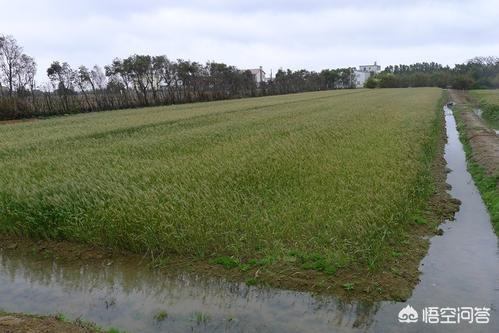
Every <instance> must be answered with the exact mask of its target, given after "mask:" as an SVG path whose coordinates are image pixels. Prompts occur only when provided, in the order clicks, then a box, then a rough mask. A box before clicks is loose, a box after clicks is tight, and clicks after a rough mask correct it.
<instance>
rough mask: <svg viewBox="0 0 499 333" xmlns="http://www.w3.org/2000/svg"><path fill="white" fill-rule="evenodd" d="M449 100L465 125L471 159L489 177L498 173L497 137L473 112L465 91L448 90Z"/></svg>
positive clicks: (470, 100) (471, 102)
mask: <svg viewBox="0 0 499 333" xmlns="http://www.w3.org/2000/svg"><path fill="white" fill-rule="evenodd" d="M449 97H450V99H451V100H452V101H453V102H455V103H456V106H457V110H458V111H459V114H460V118H461V120H462V122H463V123H464V125H465V131H466V136H467V138H468V140H469V144H470V146H471V149H472V159H473V160H474V161H475V162H477V163H478V164H480V165H481V166H482V167H483V168H485V170H486V172H487V174H488V175H489V176H493V175H496V174H497V173H498V172H499V136H498V135H497V134H496V133H495V131H493V130H492V129H490V128H489V127H487V125H486V124H485V123H484V122H483V121H482V120H481V119H480V118H479V117H478V116H477V115H476V114H475V113H474V112H473V108H474V106H475V105H474V102H473V100H472V99H471V97H470V96H469V95H468V94H467V93H466V92H465V91H459V90H450V92H449Z"/></svg>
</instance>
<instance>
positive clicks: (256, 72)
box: [248, 66, 267, 86]
mask: <svg viewBox="0 0 499 333" xmlns="http://www.w3.org/2000/svg"><path fill="white" fill-rule="evenodd" d="M248 70H249V71H250V72H251V74H252V75H253V78H254V79H255V82H256V85H257V86H259V85H260V83H261V82H267V77H266V76H265V71H264V70H263V69H262V66H260V68H256V69H248Z"/></svg>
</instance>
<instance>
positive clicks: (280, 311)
mask: <svg viewBox="0 0 499 333" xmlns="http://www.w3.org/2000/svg"><path fill="white" fill-rule="evenodd" d="M445 111H446V123H447V135H448V143H447V145H446V149H445V158H446V160H447V163H448V167H449V168H450V169H452V172H450V173H449V175H448V183H449V184H450V185H452V190H451V194H452V195H453V196H454V197H456V198H458V199H460V200H461V201H462V205H461V207H460V210H459V212H458V213H457V214H456V220H455V221H451V222H446V223H445V224H443V225H442V229H443V230H444V234H443V236H435V237H433V238H432V239H431V247H430V250H429V253H428V255H427V257H426V258H425V259H424V260H423V262H422V263H421V271H422V272H423V274H422V276H421V282H420V284H419V285H418V286H417V287H416V289H415V290H414V293H413V295H412V297H411V298H410V299H409V300H408V301H407V302H404V303H399V302H380V303H375V304H363V303H356V302H353V303H343V302H341V301H339V300H337V299H335V298H333V297H320V296H314V295H312V294H309V293H300V292H292V291H284V290H276V289H271V288H265V287H257V286H251V287H248V286H246V285H244V284H243V283H232V282H227V281H224V280H220V279H210V278H205V277H200V276H195V275H187V274H184V275H176V276H172V277H167V276H165V275H164V274H160V273H157V272H155V271H152V270H149V269H147V268H146V267H145V266H144V267H142V266H140V265H138V264H137V263H130V262H127V261H125V260H124V261H122V262H120V261H117V262H113V264H112V265H106V264H104V263H100V264H89V263H85V264H79V263H60V262H57V261H53V260H49V259H43V258H35V257H33V256H21V255H14V254H12V251H8V253H7V252H0V309H2V310H4V311H8V312H26V313H37V314H54V313H58V312H62V313H64V314H65V315H66V316H69V317H73V318H77V317H80V316H81V317H82V318H84V319H86V320H90V321H94V322H96V323H97V324H99V325H101V326H104V327H109V326H114V327H117V328H119V329H123V330H126V331H127V332H164V331H168V332H185V331H193V332H304V331H306V332H365V331H367V332H405V331H408V332H420V331H435V332H447V331H453V332H454V331H462V332H469V331H476V332H499V312H498V307H499V250H498V241H497V237H496V235H495V234H494V233H493V231H492V227H491V224H490V217H489V215H488V213H487V211H486V208H485V206H484V204H483V202H482V200H481V198H480V195H479V192H478V190H477V188H476V187H475V185H474V183H473V181H472V179H471V176H470V175H469V173H468V172H467V171H466V161H465V156H464V151H463V148H462V146H461V143H460V142H459V139H458V133H457V130H456V126H455V121H454V117H453V116H452V112H451V111H450V110H449V109H446V110H445ZM407 305H410V306H412V307H413V308H414V309H415V310H416V311H417V312H419V314H421V311H422V309H423V308H424V307H450V308H457V307H470V306H471V307H487V308H490V309H491V310H490V312H489V313H490V322H489V324H468V323H460V324H426V323H423V322H422V318H421V316H420V318H419V319H418V322H416V323H399V321H398V313H399V311H400V310H401V309H402V308H404V307H406V306H407ZM161 312H165V313H166V316H165V318H161V319H163V320H161V321H158V320H157V318H156V319H155V315H156V314H158V313H161Z"/></svg>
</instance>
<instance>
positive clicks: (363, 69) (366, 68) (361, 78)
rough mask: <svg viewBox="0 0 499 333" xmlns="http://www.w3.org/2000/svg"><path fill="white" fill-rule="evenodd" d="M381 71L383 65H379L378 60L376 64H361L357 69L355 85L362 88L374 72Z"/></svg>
mask: <svg viewBox="0 0 499 333" xmlns="http://www.w3.org/2000/svg"><path fill="white" fill-rule="evenodd" d="M379 72H381V66H379V65H378V64H377V63H376V61H375V62H374V65H361V66H359V69H358V70H355V72H354V74H355V87H356V88H362V87H364V84H365V83H366V81H367V79H369V77H370V76H371V75H373V74H378V73H379Z"/></svg>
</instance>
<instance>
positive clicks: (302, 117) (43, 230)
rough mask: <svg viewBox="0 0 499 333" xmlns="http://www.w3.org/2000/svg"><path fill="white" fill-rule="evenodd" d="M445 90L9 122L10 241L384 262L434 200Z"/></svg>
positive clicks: (1, 158)
mask: <svg viewBox="0 0 499 333" xmlns="http://www.w3.org/2000/svg"><path fill="white" fill-rule="evenodd" d="M441 95H442V92H441V90H440V89H436V88H415V89H382V90H365V89H359V90H336V91H327V92H314V93H302V94H293V95H286V96H274V97H264V98H251V99H242V100H230V101H221V102H210V103H197V104H190V105H179V106H169V107H155V108H147V109H135V110H119V111H109V112H100V113H90V114H80V115H72V116H65V117H58V118H50V119H45V120H38V121H34V122H25V123H17V124H7V125H1V126H0V170H1V172H0V232H2V233H7V234H12V235H22V236H31V237H35V238H44V239H45V238H46V239H55V240H69V241H74V242H79V243H85V244H90V245H102V246H107V247H113V248H118V249H125V250H130V251H133V252H137V253H148V252H150V253H155V254H162V255H168V254H171V255H181V256H186V257H201V258H217V257H220V256H233V257H236V258H261V257H267V256H273V257H279V256H282V255H285V254H287V253H290V252H295V253H305V254H316V255H319V256H322V257H324V258H327V259H328V261H329V262H331V263H334V264H335V265H337V266H344V265H348V264H350V263H360V264H362V265H373V264H375V263H376V262H378V261H379V260H382V258H383V257H384V256H385V255H386V254H387V253H388V252H387V251H390V248H389V245H387V243H388V242H387V241H388V240H396V239H398V238H397V237H398V235H399V234H401V233H403V232H407V231H408V230H410V227H411V226H410V225H409V222H408V221H409V220H410V219H411V218H412V217H413V216H415V215H417V214H418V212H419V211H420V210H421V209H423V208H424V206H425V204H426V202H427V199H428V196H429V195H430V194H431V193H432V191H433V188H432V178H431V175H430V174H429V164H430V161H431V158H432V156H433V148H434V143H435V131H436V130H435V128H436V125H435V124H436V122H438V119H439V118H438V115H439V113H438V112H441V110H438V109H437V103H438V101H439V99H440V97H441Z"/></svg>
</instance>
